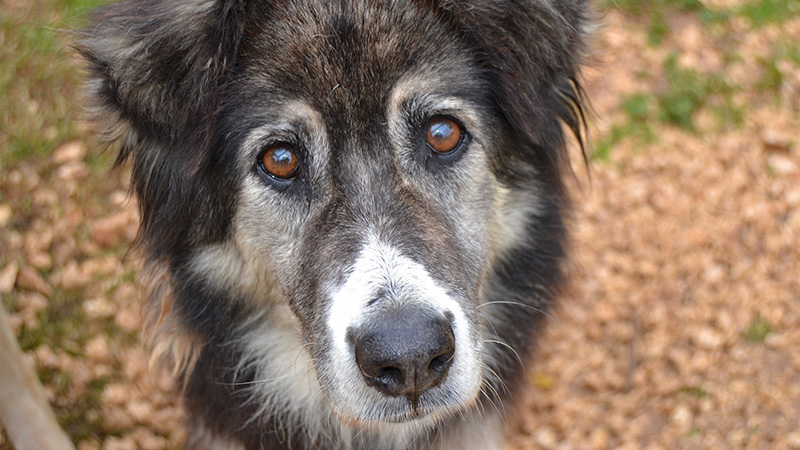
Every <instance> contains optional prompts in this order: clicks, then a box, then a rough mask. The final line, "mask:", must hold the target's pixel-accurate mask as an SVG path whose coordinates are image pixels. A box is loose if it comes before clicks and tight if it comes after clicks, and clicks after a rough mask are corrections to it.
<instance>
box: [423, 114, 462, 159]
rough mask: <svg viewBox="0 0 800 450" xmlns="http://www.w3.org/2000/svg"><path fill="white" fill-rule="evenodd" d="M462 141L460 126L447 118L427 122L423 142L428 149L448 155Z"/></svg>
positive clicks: (440, 117) (439, 117)
mask: <svg viewBox="0 0 800 450" xmlns="http://www.w3.org/2000/svg"><path fill="white" fill-rule="evenodd" d="M463 139H464V132H463V130H461V125H459V124H458V122H456V121H455V120H453V119H450V118H448V117H442V116H438V117H434V118H433V119H431V121H430V122H428V131H427V134H426V136H425V141H426V142H427V143H428V147H430V149H431V150H433V151H435V152H437V153H450V152H452V151H453V150H455V149H457V148H458V146H459V144H461V141H462V140H463Z"/></svg>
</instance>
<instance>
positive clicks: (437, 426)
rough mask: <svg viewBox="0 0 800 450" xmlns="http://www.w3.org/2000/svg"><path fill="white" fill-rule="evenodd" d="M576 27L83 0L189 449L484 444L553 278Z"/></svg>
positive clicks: (543, 7) (419, 9)
mask: <svg viewBox="0 0 800 450" xmlns="http://www.w3.org/2000/svg"><path fill="white" fill-rule="evenodd" d="M590 22H591V20H590V12H589V6H588V5H587V2H586V1H584V0H518V1H517V0H498V1H492V2H485V1H483V0H412V1H400V0H387V1H385V2H370V1H362V0H352V1H350V0H340V1H320V0H296V1H280V0H275V1H270V0H261V1H251V0H149V1H148V0H128V1H123V2H121V3H115V4H111V5H108V6H106V7H103V8H101V9H99V10H98V11H97V12H96V14H95V15H94V16H93V17H92V19H91V25H90V26H89V28H88V29H87V30H86V31H85V34H84V36H83V37H82V41H81V43H80V45H79V51H80V53H81V54H82V55H83V57H84V58H85V60H86V62H87V67H88V74H89V75H88V81H87V83H88V92H89V97H90V98H91V106H90V110H91V111H92V114H93V117H94V119H95V121H96V124H97V129H98V130H99V132H100V134H101V135H102V136H103V137H104V139H106V140H107V141H109V142H115V143H118V145H119V148H120V152H119V157H118V163H126V162H128V163H130V164H131V165H132V182H131V184H132V190H133V192H134V193H135V195H136V197H137V199H138V205H139V208H140V214H141V227H140V234H139V237H138V239H137V242H136V243H135V248H137V249H139V251H140V252H141V254H142V256H141V257H142V260H143V270H142V272H143V278H144V279H145V284H146V286H147V300H146V305H145V308H144V310H145V318H146V320H145V322H146V323H147V329H146V332H147V335H148V336H149V339H150V342H151V346H152V353H153V358H154V360H155V361H161V362H165V363H167V364H169V367H171V368H172V369H173V370H174V372H175V374H176V377H177V379H178V380H179V383H180V387H181V388H182V392H183V396H184V401H185V405H186V411H187V415H188V419H187V420H188V428H189V438H188V443H187V446H188V447H189V448H209V449H223V448H237V449H260V448H267V449H272V448H292V449H307V448H320V449H334V448H337V449H338V448H341V449H406V448H409V449H426V448H459V449H492V448H500V447H501V446H502V443H503V429H502V425H503V420H504V415H505V413H506V411H507V410H508V408H509V407H510V405H512V404H513V397H514V394H515V393H516V392H518V391H519V389H520V387H521V386H522V385H523V384H524V376H523V374H524V366H525V363H526V361H528V360H530V358H531V353H532V348H533V345H534V340H533V337H534V336H535V335H537V334H538V333H539V332H540V330H541V329H542V326H543V318H544V317H545V316H546V315H547V311H548V309H549V308H550V307H551V305H552V304H553V302H555V300H556V299H557V297H558V294H559V290H560V287H561V286H562V285H563V282H564V279H565V269H564V264H565V260H566V257H567V246H568V233H567V224H568V216H569V200H568V195H567V193H566V189H565V177H566V176H568V174H569V173H570V172H569V171H570V167H569V161H568V160H569V158H568V154H567V152H566V150H565V145H566V144H565V142H566V140H567V138H568V136H566V134H567V133H568V132H571V134H575V136H577V140H578V141H579V142H580V144H581V146H583V141H584V139H583V133H584V130H585V120H584V118H583V114H584V100H583V98H584V96H583V93H582V91H581V88H580V84H579V78H580V67H581V64H582V59H583V54H584V53H585V47H586V44H585V41H586V35H587V30H588V29H589V27H590ZM564 124H566V127H563V126H562V125H564Z"/></svg>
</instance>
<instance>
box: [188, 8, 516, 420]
mask: <svg viewBox="0 0 800 450" xmlns="http://www.w3.org/2000/svg"><path fill="white" fill-rule="evenodd" d="M363 8H364V10H363V11H355V12H351V14H352V15H346V14H345V13H343V12H341V11H336V10H335V8H330V9H329V10H326V8H324V7H323V8H319V9H313V8H309V10H308V11H303V10H302V8H301V11H303V13H301V14H300V15H299V16H296V15H294V14H297V13H296V10H293V11H292V14H291V15H289V14H287V15H286V16H282V15H281V12H280V11H273V14H272V16H271V20H273V21H274V22H273V23H267V24H265V26H264V27H263V28H262V29H261V30H259V31H260V33H257V34H255V35H253V36H251V37H249V38H247V39H246V40H245V41H244V43H243V45H244V48H243V53H244V54H245V55H247V56H246V57H245V59H244V60H243V61H241V64H242V66H243V70H242V72H241V73H240V74H238V76H237V77H236V78H235V79H234V80H233V81H232V86H235V89H232V92H230V93H229V94H230V95H231V100H230V103H229V105H230V107H229V108H226V109H224V110H223V113H222V114H223V115H225V116H226V119H225V120H229V121H230V123H231V127H230V128H234V126H233V124H237V125H236V126H235V129H236V131H237V133H238V134H236V135H232V136H230V138H229V140H228V142H227V144H228V151H230V152H231V156H232V157H234V158H236V160H237V161H238V164H237V166H236V168H235V171H236V172H235V176H236V177H237V178H238V179H239V180H240V183H239V186H238V189H239V193H238V195H237V196H236V197H237V198H238V199H239V200H238V202H237V206H236V210H235V214H234V217H235V218H234V227H235V231H234V232H233V233H232V235H233V236H234V240H235V244H234V245H236V246H237V248H239V249H242V253H243V254H245V255H246V256H245V258H247V264H249V265H250V266H251V267H252V270H264V271H267V270H268V271H271V272H272V274H271V277H272V278H274V279H275V280H277V283H278V285H279V290H280V292H281V293H282V295H281V298H280V299H275V298H264V299H256V301H267V302H274V301H287V302H288V303H289V304H290V305H291V308H292V311H293V312H294V313H295V314H296V316H297V318H298V319H299V321H300V323H301V324H302V329H303V336H304V339H305V342H306V344H307V346H308V349H309V350H310V352H311V354H312V356H313V358H314V361H315V363H314V366H315V368H316V371H317V375H318V378H319V382H320V383H321V385H322V388H323V392H324V394H325V395H326V397H327V398H329V399H330V403H331V405H332V406H333V408H334V410H335V411H336V413H337V415H338V416H339V417H340V418H341V419H343V420H345V421H347V422H358V423H379V422H389V423H397V422H407V421H420V422H423V423H425V422H431V421H433V420H435V419H436V418H437V417H442V416H444V415H445V414H446V413H451V412H453V411H454V410H456V409H460V408H463V407H465V406H466V405H470V404H471V403H472V402H473V401H474V399H475V398H476V397H477V395H478V392H479V389H480V386H481V381H482V378H481V365H482V361H481V353H482V352H481V345H482V343H481V334H482V333H481V326H482V325H481V322H480V318H479V317H480V316H479V314H478V313H477V311H476V307H477V306H478V305H479V303H480V302H481V298H482V297H481V295H482V288H483V283H484V281H485V279H486V277H487V271H488V269H489V267H490V258H491V257H493V255H494V254H495V253H496V250H497V249H496V248H493V246H496V245H497V244H499V242H497V240H501V239H502V238H503V235H504V233H508V232H514V230H508V229H503V230H500V229H498V226H499V222H500V219H501V218H500V217H498V216H499V215H506V214H514V212H513V211H507V210H506V209H505V208H504V206H505V205H504V202H505V201H507V200H508V189H507V188H504V187H503V186H502V184H501V183H500V182H499V181H498V178H497V176H496V175H495V169H494V167H493V161H494V160H495V159H496V158H498V157H501V151H500V147H502V146H504V145H508V143H509V137H508V136H507V135H506V134H507V131H506V130H504V128H503V127H504V125H503V124H502V121H501V119H500V117H498V116H497V114H496V110H495V109H493V108H492V107H491V103H490V100H489V99H488V98H486V96H485V93H486V92H488V90H487V89H486V86H485V85H484V81H483V80H481V78H480V74H479V71H478V69H477V68H476V64H475V61H474V60H473V59H472V57H471V56H470V55H469V54H468V53H467V52H466V51H464V50H463V49H461V48H459V46H458V37H457V36H454V35H453V34H452V33H451V32H449V31H448V30H447V29H446V28H445V27H444V26H443V25H442V24H438V23H436V22H435V21H433V20H432V19H431V17H430V16H426V15H423V14H410V15H409V17H400V18H398V19H397V20H396V21H395V22H394V23H384V22H378V23H374V22H369V21H365V20H360V19H363V18H364V17H368V16H369V15H380V14H388V7H387V6H381V5H380V4H375V5H371V6H363ZM277 24H280V25H277ZM278 26H280V27H286V28H288V29H291V30H293V31H292V34H291V35H290V36H281V37H282V39H279V36H276V35H275V32H274V30H275V28H277V27H278ZM380 27H388V29H381V28H380ZM409 35H416V39H415V40H414V41H412V42H409V40H408V39H407V36H409ZM393 36H396V38H393ZM278 55H280V56H278ZM519 225H524V224H519ZM203 270H204V271H205V270H207V268H203Z"/></svg>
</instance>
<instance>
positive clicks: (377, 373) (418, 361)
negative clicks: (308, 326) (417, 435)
mask: <svg viewBox="0 0 800 450" xmlns="http://www.w3.org/2000/svg"><path fill="white" fill-rule="evenodd" d="M448 315H449V314H448ZM450 317H452V316H450ZM348 337H349V339H350V343H351V344H352V345H353V348H354V350H355V355H356V363H357V364H358V367H359V368H360V369H361V373H362V374H363V376H364V378H365V379H366V380H367V383H368V384H369V385H370V386H373V387H374V388H375V389H377V390H379V391H380V392H383V393H384V394H387V395H391V396H399V395H405V396H406V397H408V398H409V400H411V403H412V405H414V408H416V405H417V399H419V396H420V395H421V394H422V393H423V392H424V391H425V390H426V389H430V388H432V387H434V386H436V385H438V384H439V383H441V382H442V380H444V378H445V377H446V376H447V369H448V368H449V367H450V364H451V363H452V361H453V354H454V353H455V348H456V346H455V336H454V335H453V328H452V327H451V326H450V321H449V320H448V319H447V318H445V317H442V316H441V315H439V314H435V313H433V312H429V311H425V310H422V311H420V310H419V309H415V310H413V311H412V310H406V311H398V310H390V311H381V312H380V313H378V314H376V315H375V316H373V317H372V318H371V320H369V321H367V323H366V324H364V325H362V326H360V327H358V328H357V329H355V330H350V331H349V332H348Z"/></svg>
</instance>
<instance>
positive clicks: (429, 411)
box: [332, 392, 478, 434]
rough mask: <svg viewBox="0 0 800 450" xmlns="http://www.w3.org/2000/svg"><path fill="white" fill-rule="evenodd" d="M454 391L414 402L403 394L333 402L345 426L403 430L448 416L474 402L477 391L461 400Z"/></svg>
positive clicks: (423, 427) (425, 426)
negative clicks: (356, 405)
mask: <svg viewBox="0 0 800 450" xmlns="http://www.w3.org/2000/svg"><path fill="white" fill-rule="evenodd" d="M454 397H458V396H456V395H452V393H450V395H448V393H440V395H429V396H428V397H426V395H423V396H422V397H420V399H419V400H418V402H417V404H416V405H413V404H412V403H411V401H410V400H408V399H407V398H404V397H393V398H389V397H385V398H382V399H380V400H377V401H373V402H370V403H367V404H362V405H361V407H360V408H354V407H353V405H342V404H338V405H337V404H336V403H338V402H334V404H333V405H332V407H333V412H334V414H335V415H336V417H337V418H338V419H339V421H341V422H342V423H344V424H345V425H348V426H354V427H359V428H365V429H371V430H375V431H380V432H388V433H393V434H395V433H396V434H403V433H407V432H419V431H420V430H426V429H431V428H434V427H435V426H437V425H438V424H440V423H441V422H442V421H444V420H446V419H447V418H448V417H452V416H454V415H457V414H459V412H461V411H463V410H466V409H469V408H470V407H472V406H474V404H475V403H476V402H477V398H478V393H477V392H476V393H475V394H474V395H472V396H470V397H468V398H462V399H460V400H456V399H454Z"/></svg>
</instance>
